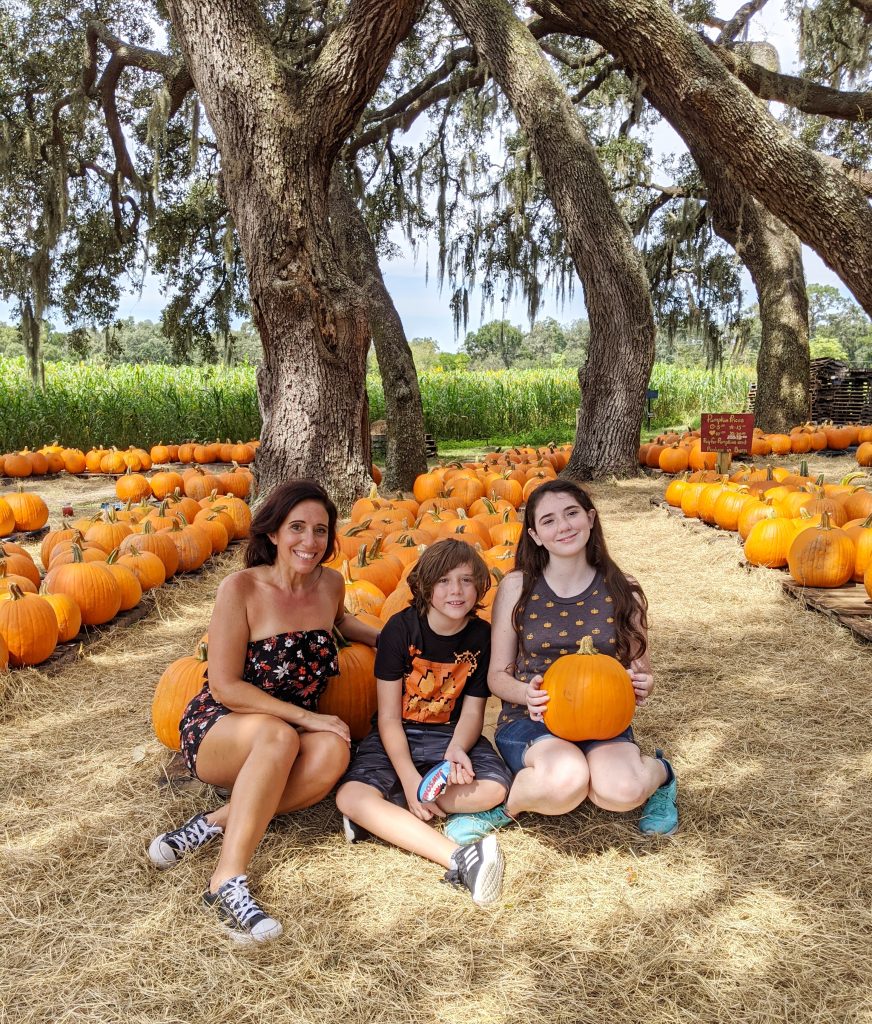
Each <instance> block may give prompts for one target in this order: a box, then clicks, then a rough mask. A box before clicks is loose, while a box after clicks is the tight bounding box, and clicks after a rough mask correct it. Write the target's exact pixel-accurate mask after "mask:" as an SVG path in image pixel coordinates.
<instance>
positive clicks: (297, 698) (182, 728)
mask: <svg viewBox="0 0 872 1024" xmlns="http://www.w3.org/2000/svg"><path fill="white" fill-rule="evenodd" d="M338 674H339V657H338V654H337V651H336V643H335V641H334V640H333V637H332V635H331V634H330V633H329V632H328V631H327V630H324V629H301V630H297V631H296V632H293V633H279V634H278V635H276V636H268V637H265V638H264V639H263V640H252V641H250V642H249V644H248V649H247V650H246V653H245V667H244V669H243V671H242V678H243V679H244V680H245V681H246V682H247V683H251V684H252V685H254V686H257V687H259V688H260V689H261V690H263V691H264V693H268V694H269V695H270V696H272V697H277V698H278V699H279V700H283V701H287V702H288V703H289V704H295V705H296V706H297V707H299V708H305V710H306V711H317V710H318V701H319V700H320V699H321V695H322V694H323V693H324V690H325V689H326V687H327V682H328V680H329V679H330V677H331V676H335V675H338ZM230 713H231V711H230V708H227V707H225V706H224V705H223V704H221V703H219V702H218V701H217V700H215V698H214V697H213V696H212V692H211V690H210V689H209V683H208V680H207V682H206V685H205V686H204V687H203V689H202V690H201V691H200V692H199V693H198V694H197V695H196V697H194V698H193V699H192V700H191V702H190V703H189V704H188V706H187V707H186V708H185V713H184V714H183V715H182V720H181V722H179V733H180V734H181V740H182V755H183V756H184V758H185V762H186V763H187V765H188V768H189V769H190V771H191V774H192V775H194V776H196V775H197V751H198V750H199V748H200V744H201V743H202V742H203V737H204V736H205V735H206V733H207V732H208V731H209V730H210V729H211V728H212V726H213V725H214V724H215V723H216V722H217V721H218V720H219V719H220V718H223V717H224V716H225V715H229V714H230Z"/></svg>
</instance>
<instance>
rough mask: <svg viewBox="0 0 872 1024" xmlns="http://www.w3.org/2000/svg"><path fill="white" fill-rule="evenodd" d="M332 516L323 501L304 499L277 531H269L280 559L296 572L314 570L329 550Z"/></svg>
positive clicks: (281, 562)
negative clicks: (329, 515)
mask: <svg viewBox="0 0 872 1024" xmlns="http://www.w3.org/2000/svg"><path fill="white" fill-rule="evenodd" d="M328 533H329V518H328V516H327V509H326V508H324V506H323V505H322V504H321V503H320V502H319V501H313V500H311V499H309V500H307V501H301V502H300V503H299V504H297V505H294V507H293V508H292V509H291V510H290V512H288V514H287V515H286V516H285V520H284V522H283V523H282V525H281V526H280V527H279V528H278V530H277V531H276V532H275V533H270V534H268V537H269V539H270V540H271V541H272V542H273V544H275V546H276V561H277V562H279V563H280V564H282V565H283V566H287V567H288V568H289V569H292V570H293V571H294V572H300V573H308V572H312V571H313V570H314V569H315V568H316V567H317V566H318V565H320V564H321V559H322V558H323V557H324V552H325V551H326V550H327V536H328Z"/></svg>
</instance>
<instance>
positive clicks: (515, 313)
mask: <svg viewBox="0 0 872 1024" xmlns="http://www.w3.org/2000/svg"><path fill="white" fill-rule="evenodd" d="M738 3H739V0H734V2H731V3H725V2H724V0H719V3H718V4H717V5H716V8H717V11H718V13H719V14H720V15H721V16H722V17H728V16H730V15H731V14H732V13H733V11H734V10H735V8H736V7H737V6H738ZM782 4H783V0H777V2H776V0H770V3H769V4H767V6H766V7H764V8H763V10H762V11H761V12H760V14H758V15H757V16H756V17H755V18H754V20H753V25H754V33H753V36H752V38H754V39H761V38H762V39H765V40H767V41H768V42H771V43H772V44H773V45H774V46H775V47H776V48H777V49H778V52H779V55H780V58H781V69H782V70H783V71H784V72H787V73H790V72H792V71H794V70H795V66H796V59H797V50H796V41H795V39H794V38H793V35H792V32H790V31H788V28H787V21H786V18H785V15H784V13H783V10H782ZM772 106H773V107H777V105H776V104H772ZM654 147H655V151H656V152H657V153H658V154H660V155H661V156H663V157H665V156H667V155H668V154H672V153H681V152H684V144H683V143H682V142H681V140H680V139H679V137H678V136H677V135H676V134H675V132H674V131H673V130H672V129H671V128H670V127H669V125H667V124H665V123H664V124H661V125H660V126H659V127H658V128H657V130H656V133H655V139H654ZM655 180H661V181H665V180H666V179H665V176H662V177H661V178H660V179H657V177H656V175H655ZM395 240H396V242H397V244H398V246H399V247H400V249H401V251H402V252H403V253H404V254H403V255H402V256H400V257H398V258H397V259H394V260H390V261H385V262H384V263H383V264H382V272H383V274H384V278H385V283H386V285H387V288H388V290H389V292H390V293H391V296H392V298H393V300H394V303H395V305H396V307H397V310H398V312H399V314H400V317H401V319H402V321H403V326H404V327H405V330H406V336H407V337H408V338H409V339H410V340H411V339H412V338H426V337H429V338H434V339H435V340H436V341H437V342H438V343H439V347H440V349H441V350H442V351H447V352H454V351H456V350H457V348H458V346H459V344H460V343H461V342H462V340H463V333H462V332H461V334H460V336H459V337H455V334H454V324H453V321H452V316H451V308H450V305H449V300H450V298H451V293H450V291H449V290H448V289H445V290H444V291H441V292H440V289H439V285H438V282H437V280H436V274H435V272H433V268H434V267H435V265H436V261H435V258H434V256H435V253H434V252H433V251H431V252H430V253H429V255H430V260H429V266H430V273H429V276H428V273H427V264H428V252H427V249H426V247H424V246H423V245H422V246H421V247H420V248H419V252H418V256H417V258H415V257H414V256H413V255H412V254H411V253H410V252H408V247H407V246H404V244H403V240H402V238H401V236H398V237H397V238H396V239H395ZM803 261H804V264H805V273H806V280H807V281H808V283H809V284H811V283H819V284H832V285H835V286H836V287H838V288H839V290H840V291H841V292H842V293H843V294H845V295H849V292H848V290H847V289H846V288H845V287H844V285H843V284H842V283H841V281H840V280H839V278H838V277H837V276H836V275H835V274H834V273H833V272H832V271H831V270H830V269H829V268H828V267H826V266H825V265H824V263H823V261H822V260H821V259H820V257H818V256H817V254H816V253H814V252H812V250H810V249H808V248H805V247H804V248H803ZM745 278H746V280H745V292H746V295H747V300H746V301H747V304H750V303H752V302H754V301H755V296H754V290H753V286H752V285H751V281H750V278H749V277H748V275H747V274H746V275H745ZM163 306H164V298H163V296H162V295H161V294H160V290H159V287H158V284H157V282H156V281H155V280H154V279H153V278H146V280H145V283H144V286H143V288H142V290H141V291H138V292H133V291H131V292H128V293H126V294H125V295H124V297H123V299H122V302H121V306H120V308H119V310H118V315H119V317H120V318H122V319H126V318H127V317H133V318H134V319H135V320H153V321H157V320H158V319H159V317H160V313H161V310H162V308H163ZM469 312H470V318H469V325H468V329H469V330H475V329H476V328H477V327H479V326H480V325H481V323H486V322H487V321H489V320H494V319H501V318H502V316H503V315H505V317H506V319H508V320H510V321H511V322H512V323H515V324H518V325H520V326H521V327H522V328H523V329H527V328H528V327H529V319H528V317H527V310H526V303H525V301H524V299H523V297H521V296H516V297H515V298H514V299H513V300H511V301H510V302H508V303H507V304H506V306H505V313H503V308H502V303H497V304H496V305H495V306H494V307H493V308H491V309H485V311H484V313H483V315H482V313H481V293H480V292H479V291H478V290H477V289H476V290H474V291H473V292H472V294H471V297H470V303H469ZM584 315H585V310H584V303H583V300H582V290H581V286H580V285H579V286H577V287H576V289H575V292H574V295H573V298H572V299H571V300H570V301H569V302H567V303H566V304H560V303H558V300H557V298H556V295H555V293H554V292H553V291H546V292H545V295H544V303H543V306H542V308H541V310H540V311H539V313H538V317H539V318H540V319H543V318H545V317H549V316H552V317H554V318H555V319H556V320H559V321H560V322H562V323H568V322H570V321H572V320H576V319H578V318H579V317H583V316H584ZM0 320H5V321H7V322H17V320H18V314H17V312H16V311H15V310H14V309H12V308H10V307H9V306H8V304H4V303H2V302H0ZM55 322H56V321H55ZM57 326H59V327H62V326H63V325H62V324H57Z"/></svg>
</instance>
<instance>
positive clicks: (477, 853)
mask: <svg viewBox="0 0 872 1024" xmlns="http://www.w3.org/2000/svg"><path fill="white" fill-rule="evenodd" d="M451 864H452V867H451V868H450V869H449V870H448V871H446V872H445V877H444V881H446V882H450V883H451V884H452V885H463V886H465V887H466V888H467V889H469V891H470V893H471V894H472V902H473V903H475V904H476V905H477V906H479V907H488V906H490V905H491V903H496V901H497V900H498V899H499V898H500V895H501V894H502V891H503V854H502V850H500V848H499V846H498V845H497V837H496V836H495V835H489V836H485V838H484V839H479V841H478V842H477V843H472V844H471V845H470V846H458V848H457V849H456V850H455V851H454V853H452V854H451Z"/></svg>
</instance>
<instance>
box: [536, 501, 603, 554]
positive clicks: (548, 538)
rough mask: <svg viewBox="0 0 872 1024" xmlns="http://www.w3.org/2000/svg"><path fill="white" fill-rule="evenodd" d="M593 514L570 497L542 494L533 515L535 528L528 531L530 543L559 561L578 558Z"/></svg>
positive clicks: (593, 517)
mask: <svg viewBox="0 0 872 1024" xmlns="http://www.w3.org/2000/svg"><path fill="white" fill-rule="evenodd" d="M594 519H596V512H595V511H594V510H593V509H591V510H590V511H588V510H587V509H584V508H582V506H581V505H580V504H579V503H578V500H577V499H576V498H574V497H573V496H572V495H571V494H561V493H560V492H559V491H558V492H555V493H552V494H546V495H545V497H544V498H542V500H541V501H540V502H539V504H538V506H537V508H536V512H535V524H536V525H535V527H534V528H533V529H531V530H529V531H528V532H529V534H530V536H531V537H532V539H533V541H534V543H536V544H538V545H539V546H540V547H544V548H545V549H546V550H547V551H548V552H549V553H550V554H552V555H556V556H557V557H559V558H569V557H572V556H574V555H579V554H581V553H582V552H583V551H584V549H585V548H586V547H587V541H588V538H589V537H590V528H591V526H593V522H594Z"/></svg>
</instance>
